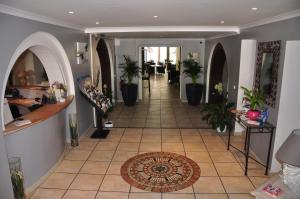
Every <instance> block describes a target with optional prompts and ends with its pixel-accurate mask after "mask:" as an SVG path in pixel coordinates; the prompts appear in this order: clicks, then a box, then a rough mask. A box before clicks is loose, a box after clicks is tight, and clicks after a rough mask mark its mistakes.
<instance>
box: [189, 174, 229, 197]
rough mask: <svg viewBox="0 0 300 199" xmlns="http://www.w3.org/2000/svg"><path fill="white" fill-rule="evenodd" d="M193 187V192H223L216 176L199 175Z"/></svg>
mask: <svg viewBox="0 0 300 199" xmlns="http://www.w3.org/2000/svg"><path fill="white" fill-rule="evenodd" d="M193 187H194V192H195V193H225V190H224V188H223V186H222V183H221V181H220V178H218V177H200V178H199V179H198V181H197V182H195V184H193Z"/></svg>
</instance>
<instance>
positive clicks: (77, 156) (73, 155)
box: [65, 150, 91, 160]
mask: <svg viewBox="0 0 300 199" xmlns="http://www.w3.org/2000/svg"><path fill="white" fill-rule="evenodd" d="M90 153H91V151H88V150H71V151H70V152H69V153H68V154H67V155H66V157H65V159H66V160H87V159H88V157H89V155H90Z"/></svg>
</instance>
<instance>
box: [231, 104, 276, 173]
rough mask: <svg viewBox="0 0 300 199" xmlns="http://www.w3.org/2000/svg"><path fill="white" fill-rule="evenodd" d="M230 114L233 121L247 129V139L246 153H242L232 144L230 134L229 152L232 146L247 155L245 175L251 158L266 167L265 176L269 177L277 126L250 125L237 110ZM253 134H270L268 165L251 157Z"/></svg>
mask: <svg viewBox="0 0 300 199" xmlns="http://www.w3.org/2000/svg"><path fill="white" fill-rule="evenodd" d="M230 112H231V116H232V120H233V121H235V122H237V123H239V124H240V125H241V126H242V127H243V128H244V129H245V133H246V137H245V144H244V151H241V150H240V149H238V148H237V147H235V146H233V145H231V144H230V136H231V132H229V136H228V145H227V150H229V148H230V146H231V147H233V148H235V149H236V150H238V151H239V152H241V153H243V154H244V155H245V159H246V162H245V175H247V174H248V162H249V158H251V159H253V160H254V161H256V162H257V163H259V164H261V165H262V166H264V167H266V171H265V175H268V169H269V163H270V154H271V146H272V139H273V133H274V129H275V126H273V125H272V124H270V123H268V122H266V123H264V124H263V125H262V126H260V125H254V124H249V123H248V122H247V120H245V119H243V117H244V115H243V114H239V113H238V111H236V110H232V111H230ZM251 134H270V138H269V146H268V156H267V164H266V165H264V164H262V163H261V162H259V161H258V160H256V159H255V158H253V157H251V156H250V154H249V147H250V141H251Z"/></svg>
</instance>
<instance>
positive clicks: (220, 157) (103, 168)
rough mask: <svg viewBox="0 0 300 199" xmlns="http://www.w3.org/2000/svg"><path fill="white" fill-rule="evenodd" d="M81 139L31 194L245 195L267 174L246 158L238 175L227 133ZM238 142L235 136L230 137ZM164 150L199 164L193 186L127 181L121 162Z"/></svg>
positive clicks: (128, 131)
mask: <svg viewBox="0 0 300 199" xmlns="http://www.w3.org/2000/svg"><path fill="white" fill-rule="evenodd" d="M88 136H89V134H87V135H84V136H83V137H81V139H80V146H79V147H76V148H74V149H71V150H70V151H69V152H68V153H67V154H66V156H65V158H64V160H63V161H62V162H61V163H60V165H59V166H58V167H57V168H56V170H55V172H54V173H53V174H51V175H50V176H49V177H48V178H47V179H46V180H45V182H43V183H42V184H41V186H40V187H39V188H38V189H37V190H36V191H35V193H34V194H33V196H32V197H31V198H32V199H61V198H63V199H156V198H157V199H248V198H252V196H250V194H249V192H251V191H252V190H253V189H254V188H255V187H257V186H259V185H260V184H262V183H263V182H264V181H266V180H267V179H268V177H265V176H264V175H263V172H264V170H263V168H262V167H261V166H259V165H258V164H256V163H255V162H253V161H251V168H250V170H249V171H250V172H249V177H245V176H244V174H243V166H242V165H243V164H242V162H243V159H242V158H243V156H241V155H237V154H238V153H236V152H233V151H227V150H226V146H225V144H224V139H225V140H226V136H222V137H221V136H218V135H217V134H216V133H215V132H213V131H212V130H207V129H206V130H205V129H160V128H159V129H150V128H144V129H143V128H114V129H112V131H111V132H110V134H109V135H108V137H107V139H105V140H100V141H99V140H97V139H96V140H95V139H90V138H89V137H88ZM232 140H233V143H235V144H237V145H240V143H242V142H243V139H242V138H241V137H240V136H237V137H233V138H232ZM150 151H168V152H174V153H178V154H182V155H185V156H187V157H190V158H191V159H193V160H194V161H195V162H197V163H198V164H199V166H200V168H201V177H200V178H199V180H198V181H197V182H196V183H195V184H194V185H192V186H190V187H188V188H186V189H183V190H180V191H177V192H172V193H149V192H145V191H143V190H139V189H137V188H134V187H132V186H130V185H129V184H127V183H126V182H125V181H124V180H123V179H122V177H121V176H120V167H121V165H122V164H123V162H124V161H126V160H127V159H128V158H130V157H132V156H134V155H136V154H138V153H143V152H150Z"/></svg>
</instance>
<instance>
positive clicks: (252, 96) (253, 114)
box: [241, 86, 265, 120]
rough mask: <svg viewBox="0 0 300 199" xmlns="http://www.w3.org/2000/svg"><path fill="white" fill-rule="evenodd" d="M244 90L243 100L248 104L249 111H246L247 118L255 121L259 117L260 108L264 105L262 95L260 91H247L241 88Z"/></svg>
mask: <svg viewBox="0 0 300 199" xmlns="http://www.w3.org/2000/svg"><path fill="white" fill-rule="evenodd" d="M241 89H243V90H244V100H246V101H247V102H248V104H249V110H248V111H247V113H246V114H247V117H248V118H249V119H250V120H256V119H257V118H258V117H259V116H260V110H259V109H260V108H262V106H263V104H264V100H265V98H264V95H263V93H262V91H261V90H259V89H255V90H249V89H248V88H245V87H243V86H242V87H241Z"/></svg>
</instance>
